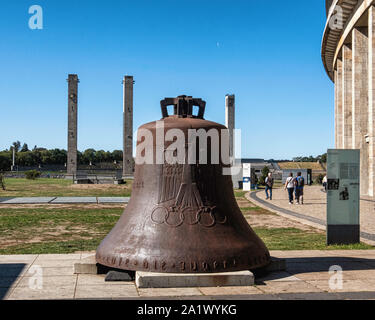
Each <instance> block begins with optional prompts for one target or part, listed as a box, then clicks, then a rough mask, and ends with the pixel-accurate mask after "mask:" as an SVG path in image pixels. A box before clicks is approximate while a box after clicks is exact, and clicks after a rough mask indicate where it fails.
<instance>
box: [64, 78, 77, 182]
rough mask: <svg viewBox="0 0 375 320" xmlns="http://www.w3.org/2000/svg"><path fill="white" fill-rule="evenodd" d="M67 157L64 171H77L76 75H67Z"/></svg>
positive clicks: (69, 173) (70, 173) (70, 172)
mask: <svg viewBox="0 0 375 320" xmlns="http://www.w3.org/2000/svg"><path fill="white" fill-rule="evenodd" d="M67 81H68V159H67V164H66V167H67V169H66V172H67V174H68V175H74V174H76V173H77V107H78V105H77V100H78V82H79V79H78V76H77V75H76V74H69V75H68V80H67Z"/></svg>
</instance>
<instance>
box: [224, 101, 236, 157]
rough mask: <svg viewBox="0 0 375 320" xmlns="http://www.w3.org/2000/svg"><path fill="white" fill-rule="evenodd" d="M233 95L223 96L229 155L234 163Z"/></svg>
mask: <svg viewBox="0 0 375 320" xmlns="http://www.w3.org/2000/svg"><path fill="white" fill-rule="evenodd" d="M235 109H236V107H235V96H234V94H232V95H229V94H227V95H226V96H225V126H226V127H227V128H228V129H229V156H230V158H231V159H232V162H233V163H234V156H235V155H234V146H233V136H234V128H235Z"/></svg>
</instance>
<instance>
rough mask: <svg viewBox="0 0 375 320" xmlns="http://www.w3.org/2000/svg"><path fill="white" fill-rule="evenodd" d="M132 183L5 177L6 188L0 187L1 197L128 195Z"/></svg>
mask: <svg viewBox="0 0 375 320" xmlns="http://www.w3.org/2000/svg"><path fill="white" fill-rule="evenodd" d="M131 183H132V182H131V181H130V180H127V183H126V184H125V185H104V184H103V185H97V184H96V185H95V184H91V185H75V184H73V182H72V180H65V179H48V178H40V179H36V180H27V179H20V178H8V179H5V187H6V190H1V189H0V197H68V196H69V197H81V196H82V197H85V196H86V197H87V196H91V197H127V196H130V193H131Z"/></svg>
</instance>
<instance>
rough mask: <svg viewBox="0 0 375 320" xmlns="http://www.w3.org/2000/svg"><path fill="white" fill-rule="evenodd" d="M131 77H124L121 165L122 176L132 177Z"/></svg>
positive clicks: (132, 82)
mask: <svg viewBox="0 0 375 320" xmlns="http://www.w3.org/2000/svg"><path fill="white" fill-rule="evenodd" d="M133 84H134V81H133V76H125V77H124V81H123V85H124V96H123V99H124V110H123V119H124V123H123V163H122V175H123V177H125V176H131V175H133V172H134V168H133Z"/></svg>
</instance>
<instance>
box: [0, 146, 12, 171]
mask: <svg viewBox="0 0 375 320" xmlns="http://www.w3.org/2000/svg"><path fill="white" fill-rule="evenodd" d="M11 165H12V152H11V151H1V152H0V170H2V171H8V170H9V169H10V166H11Z"/></svg>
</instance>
